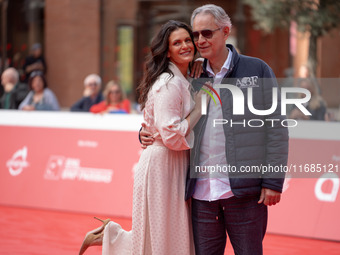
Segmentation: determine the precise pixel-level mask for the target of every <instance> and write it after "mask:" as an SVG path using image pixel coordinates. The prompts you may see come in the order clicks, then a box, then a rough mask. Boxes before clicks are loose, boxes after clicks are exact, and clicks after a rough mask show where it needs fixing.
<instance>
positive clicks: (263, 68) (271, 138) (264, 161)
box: [185, 44, 288, 199]
mask: <svg viewBox="0 0 340 255" xmlns="http://www.w3.org/2000/svg"><path fill="white" fill-rule="evenodd" d="M227 47H228V48H229V50H231V51H232V53H233V55H232V61H231V65H230V69H229V70H228V72H227V74H226V75H225V77H224V79H223V80H222V82H221V83H222V84H230V85H234V86H237V87H238V88H240V89H241V91H242V92H243V95H244V99H245V100H244V114H243V115H235V114H233V96H232V93H231V92H230V90H229V89H220V97H221V101H222V113H223V119H225V120H228V124H225V125H223V130H224V134H225V138H226V144H225V145H226V146H225V148H226V151H225V153H226V158H227V163H228V164H230V166H233V167H234V169H236V170H237V171H236V172H235V173H234V172H231V173H229V179H230V186H231V189H232V192H233V194H234V195H235V196H236V197H244V196H256V195H259V194H260V193H261V188H262V187H265V188H269V189H272V190H275V191H279V192H282V186H283V181H284V176H285V174H284V173H283V172H281V171H280V172H279V173H274V174H270V173H264V174H262V172H258V173H245V172H241V171H240V170H241V169H242V167H253V166H256V167H261V166H269V165H270V166H273V167H281V166H282V167H283V166H286V165H287V159H288V129H287V128H286V127H285V126H284V125H282V124H281V122H282V120H284V119H286V116H282V115H281V107H280V106H281V99H280V95H278V106H277V108H276V110H275V111H274V112H273V113H272V114H270V115H266V116H258V115H255V114H253V113H251V112H250V110H249V108H248V104H247V98H248V97H247V88H248V87H252V90H253V105H254V108H255V109H258V110H266V109H270V108H271V106H272V103H273V102H272V101H273V100H272V89H273V88H274V87H278V85H277V81H276V78H275V75H274V73H273V71H272V70H271V68H270V67H269V66H268V65H267V64H266V63H265V62H264V61H262V60H260V59H258V58H253V57H248V56H244V55H239V54H238V53H237V51H236V50H235V48H234V47H233V46H232V45H229V44H228V45H227ZM206 65H207V60H205V61H204V64H203V69H204V72H203V74H202V75H201V78H200V79H197V80H196V81H194V82H193V86H194V88H195V90H199V89H200V88H201V87H202V86H203V84H204V83H205V81H206V79H203V78H207V79H209V78H208V77H209V76H208V73H207V72H206ZM262 78H264V79H262ZM210 79H211V78H210ZM278 94H279V93H278ZM211 102H212V100H210V103H211ZM207 114H209V112H207ZM207 116H208V115H203V116H202V117H201V119H200V120H199V121H198V123H197V124H196V126H195V128H194V133H195V144H194V148H193V149H192V150H191V153H190V171H189V172H188V178H187V185H186V195H185V196H186V199H189V198H190V197H191V196H192V195H193V193H194V191H195V185H196V178H195V176H197V175H195V166H198V165H199V157H200V144H201V141H202V137H203V134H204V130H205V127H206V123H207V121H206V120H207ZM253 119H257V120H261V121H263V122H262V123H264V125H262V126H261V125H260V122H259V121H254V122H251V125H254V126H255V125H256V126H259V127H251V125H248V121H249V120H253ZM266 119H276V121H274V122H272V121H266ZM231 122H234V123H235V122H238V123H242V122H244V123H246V124H245V125H243V124H242V125H241V124H236V125H230V123H231ZM281 169H282V168H281Z"/></svg>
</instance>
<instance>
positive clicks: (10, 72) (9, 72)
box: [3, 67, 19, 85]
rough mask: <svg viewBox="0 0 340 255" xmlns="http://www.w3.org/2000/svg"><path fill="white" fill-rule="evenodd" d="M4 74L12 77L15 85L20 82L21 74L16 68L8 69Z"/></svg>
mask: <svg viewBox="0 0 340 255" xmlns="http://www.w3.org/2000/svg"><path fill="white" fill-rule="evenodd" d="M3 74H7V75H8V76H9V77H10V79H11V81H12V82H13V83H14V85H15V84H17V83H18V82H19V72H18V71H17V69H15V68H14V67H9V68H7V69H6V70H5V71H4V72H3Z"/></svg>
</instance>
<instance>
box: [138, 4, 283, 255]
mask: <svg viewBox="0 0 340 255" xmlns="http://www.w3.org/2000/svg"><path fill="white" fill-rule="evenodd" d="M191 25H192V27H193V36H194V40H195V45H196V47H197V49H198V51H199V52H200V54H201V56H202V57H203V58H204V59H205V60H204V64H203V74H202V75H201V78H200V79H198V80H196V81H194V82H193V86H194V88H195V89H196V90H199V89H201V88H202V86H203V85H206V84H207V83H206V82H207V81H210V82H211V83H212V84H213V85H212V90H211V92H212V93H215V91H216V94H217V95H218V97H219V98H220V102H221V103H220V102H219V100H216V101H217V103H216V104H214V103H213V102H212V100H210V102H209V104H208V106H207V109H205V108H204V103H203V104H202V105H203V109H202V117H201V119H200V120H199V121H198V123H197V124H196V126H195V127H194V134H195V137H194V139H195V142H194V147H193V149H192V150H191V153H190V171H189V173H188V179H187V185H186V199H189V198H192V223H193V224H192V225H193V232H194V242H195V252H196V254H197V255H223V254H224V250H225V245H226V232H227V234H228V235H229V239H230V241H231V244H232V246H233V248H234V252H235V254H241V255H250V254H251V255H258V254H262V253H263V249H262V240H263V238H264V235H265V233H266V227H267V219H268V216H267V206H268V205H269V206H271V205H275V204H276V203H278V202H279V201H280V198H281V192H282V187H283V181H284V176H285V173H284V171H282V169H284V167H286V164H287V158H288V129H287V127H286V126H284V125H282V121H284V120H285V116H282V115H281V112H280V109H279V108H280V107H276V109H274V110H272V105H274V106H275V102H274V100H273V98H275V97H273V91H274V92H275V91H276V94H277V105H279V106H280V101H281V99H280V96H279V95H278V93H277V91H278V90H277V82H276V78H275V75H274V73H273V72H272V70H271V68H270V67H269V66H268V65H267V64H266V63H265V62H264V61H262V60H260V59H257V58H252V57H248V56H243V55H239V54H238V52H237V51H236V50H235V48H234V47H233V46H232V45H225V41H226V40H227V38H228V36H229V34H230V29H231V21H230V18H229V16H228V15H227V14H226V13H225V11H224V10H223V9H222V8H221V7H219V6H216V5H212V4H209V5H204V6H202V7H199V8H197V9H196V10H194V12H193V14H192V16H191ZM226 87H228V88H226ZM250 93H252V94H250ZM217 95H216V96H217ZM248 97H249V99H251V100H250V101H251V102H252V105H253V108H254V109H256V110H261V111H262V112H261V113H263V111H264V110H268V109H269V108H270V109H269V111H268V114H265V115H259V114H255V113H256V110H254V109H253V108H250V107H249V105H248V104H249V102H248ZM242 99H243V101H242ZM240 100H241V102H242V103H241V104H237V103H239V102H240ZM245 102H248V104H246V103H245ZM204 112H206V114H205V113H204ZM254 112H255V113H254ZM269 112H270V113H269ZM140 135H141V141H142V143H143V145H144V146H147V145H149V144H151V143H152V138H150V134H148V133H147V132H146V131H144V130H143V131H141V133H140ZM270 169H276V170H277V169H279V171H278V172H271V171H270Z"/></svg>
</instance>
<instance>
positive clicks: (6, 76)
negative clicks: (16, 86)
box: [1, 71, 11, 86]
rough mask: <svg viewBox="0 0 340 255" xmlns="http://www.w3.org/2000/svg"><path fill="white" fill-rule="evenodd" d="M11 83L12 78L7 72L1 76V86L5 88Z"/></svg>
mask: <svg viewBox="0 0 340 255" xmlns="http://www.w3.org/2000/svg"><path fill="white" fill-rule="evenodd" d="M8 83H11V76H10V75H9V74H8V73H6V71H5V72H3V74H2V75H1V84H2V86H5V85H6V84H8Z"/></svg>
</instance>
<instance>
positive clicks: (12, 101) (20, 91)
mask: <svg viewBox="0 0 340 255" xmlns="http://www.w3.org/2000/svg"><path fill="white" fill-rule="evenodd" d="M1 84H2V86H1V87H2V88H3V90H4V94H3V95H2V96H1V98H0V108H1V109H18V107H19V105H20V103H21V102H22V101H23V100H24V99H25V97H26V96H27V94H28V92H29V89H28V86H27V85H26V84H24V83H20V81H19V73H18V71H17V70H16V69H15V68H13V67H10V68H7V69H6V70H5V71H4V72H3V73H2V75H1Z"/></svg>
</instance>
